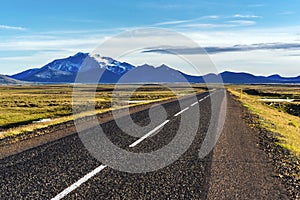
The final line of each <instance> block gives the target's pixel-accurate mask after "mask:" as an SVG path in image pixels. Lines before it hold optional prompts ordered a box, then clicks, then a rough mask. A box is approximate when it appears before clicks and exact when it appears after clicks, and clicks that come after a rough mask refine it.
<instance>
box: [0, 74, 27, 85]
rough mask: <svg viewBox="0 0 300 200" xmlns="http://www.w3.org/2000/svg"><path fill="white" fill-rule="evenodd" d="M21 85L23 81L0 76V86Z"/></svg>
mask: <svg viewBox="0 0 300 200" xmlns="http://www.w3.org/2000/svg"><path fill="white" fill-rule="evenodd" d="M21 83H22V81H19V80H16V79H13V78H10V77H8V76H5V75H1V74H0V84H5V85H7V84H8V85H10V84H21Z"/></svg>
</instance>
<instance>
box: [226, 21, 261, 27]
mask: <svg viewBox="0 0 300 200" xmlns="http://www.w3.org/2000/svg"><path fill="white" fill-rule="evenodd" d="M228 22H229V23H233V24H236V25H241V26H251V25H255V24H256V22H255V21H252V20H231V21H228Z"/></svg>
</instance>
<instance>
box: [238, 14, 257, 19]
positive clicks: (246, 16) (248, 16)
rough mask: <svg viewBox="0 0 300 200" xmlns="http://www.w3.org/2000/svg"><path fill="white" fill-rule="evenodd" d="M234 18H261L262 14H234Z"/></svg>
mask: <svg viewBox="0 0 300 200" xmlns="http://www.w3.org/2000/svg"><path fill="white" fill-rule="evenodd" d="M233 18H261V16H258V15H241V14H235V15H233Z"/></svg>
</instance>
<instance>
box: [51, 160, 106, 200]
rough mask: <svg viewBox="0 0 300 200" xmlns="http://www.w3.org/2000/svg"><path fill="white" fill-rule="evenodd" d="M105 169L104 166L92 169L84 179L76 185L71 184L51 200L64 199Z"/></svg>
mask: <svg viewBox="0 0 300 200" xmlns="http://www.w3.org/2000/svg"><path fill="white" fill-rule="evenodd" d="M106 167H107V166H106V165H100V166H99V167H97V168H96V169H94V170H93V171H91V172H90V173H88V174H87V175H85V176H84V177H82V178H81V179H79V180H78V181H77V182H76V183H73V184H72V185H71V186H69V187H68V188H66V189H65V190H64V191H62V192H61V193H59V194H58V195H56V196H55V197H54V198H52V199H51V200H60V199H62V198H64V197H65V196H67V195H68V194H69V193H70V192H72V191H74V190H75V189H76V188H78V187H79V186H80V185H82V184H83V183H85V182H86V181H88V180H89V179H90V178H92V177H93V176H95V175H96V174H98V173H99V172H100V171H102V170H103V169H105V168H106Z"/></svg>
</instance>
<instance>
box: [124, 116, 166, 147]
mask: <svg viewBox="0 0 300 200" xmlns="http://www.w3.org/2000/svg"><path fill="white" fill-rule="evenodd" d="M169 121H170V120H166V121H164V122H163V123H162V124H160V125H159V126H157V127H156V128H154V129H153V130H152V131H150V132H149V133H147V134H146V135H144V136H143V137H141V138H140V139H138V140H137V141H135V142H134V143H132V144H131V145H129V147H135V146H136V145H138V144H139V143H141V142H142V141H143V140H145V139H146V138H147V137H149V136H150V135H152V134H153V133H155V132H156V131H158V130H159V129H160V128H162V127H163V126H164V125H166V124H167V123H168V122H169Z"/></svg>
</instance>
